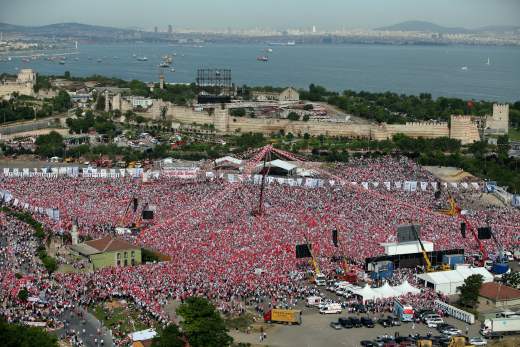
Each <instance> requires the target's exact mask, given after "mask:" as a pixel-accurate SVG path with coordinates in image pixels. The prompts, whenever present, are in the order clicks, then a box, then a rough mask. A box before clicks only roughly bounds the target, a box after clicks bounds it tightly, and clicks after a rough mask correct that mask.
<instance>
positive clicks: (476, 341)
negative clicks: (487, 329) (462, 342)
mask: <svg viewBox="0 0 520 347" xmlns="http://www.w3.org/2000/svg"><path fill="white" fill-rule="evenodd" d="M469 344H470V345H473V346H487V341H486V339H485V338H483V337H471V338H470V339H469Z"/></svg>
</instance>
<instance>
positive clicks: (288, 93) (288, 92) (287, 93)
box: [251, 87, 300, 101]
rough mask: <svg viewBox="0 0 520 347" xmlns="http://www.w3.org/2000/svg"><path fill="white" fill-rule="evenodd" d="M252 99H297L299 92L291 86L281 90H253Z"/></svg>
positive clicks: (298, 98)
mask: <svg viewBox="0 0 520 347" xmlns="http://www.w3.org/2000/svg"><path fill="white" fill-rule="evenodd" d="M251 96H252V98H253V100H256V101H299V100H300V93H298V91H297V90H296V89H294V88H292V87H289V88H286V89H284V90H282V91H281V92H265V91H253V92H252V93H251Z"/></svg>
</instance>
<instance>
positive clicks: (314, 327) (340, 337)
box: [231, 308, 480, 347]
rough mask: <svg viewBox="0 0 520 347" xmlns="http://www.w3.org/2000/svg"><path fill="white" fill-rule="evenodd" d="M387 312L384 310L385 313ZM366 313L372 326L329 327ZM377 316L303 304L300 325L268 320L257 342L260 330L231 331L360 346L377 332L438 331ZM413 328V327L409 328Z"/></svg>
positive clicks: (274, 342) (272, 339)
mask: <svg viewBox="0 0 520 347" xmlns="http://www.w3.org/2000/svg"><path fill="white" fill-rule="evenodd" d="M387 315H388V314H385V317H386V316H387ZM363 316H369V317H370V318H373V320H374V321H375V322H376V324H375V327H374V328H366V327H362V328H352V329H345V328H342V329H340V330H335V329H333V328H331V327H330V323H331V322H333V321H337V320H338V318H340V317H358V318H360V317H363ZM379 318H380V316H379V315H378V316H373V315H366V314H347V313H346V311H343V313H342V314H330V315H322V314H319V312H318V309H316V308H314V309H313V308H303V313H302V325H300V326H296V325H294V326H287V325H280V324H271V325H270V326H268V328H267V330H266V332H267V339H266V340H265V341H263V342H262V343H260V340H259V334H254V333H251V334H244V333H239V332H231V335H232V336H233V337H234V338H235V341H236V342H249V343H251V344H254V345H259V346H273V347H274V346H279V347H282V346H308V347H314V346H316V347H318V346H347V347H359V346H360V342H361V341H363V340H374V339H376V338H377V337H378V336H383V335H385V334H386V335H394V334H395V333H396V332H397V333H399V335H400V336H408V335H410V334H420V335H422V336H424V335H427V334H428V333H432V334H433V335H440V333H439V332H438V331H437V330H436V329H435V328H428V327H427V326H426V325H425V324H422V323H421V324H415V326H413V325H412V323H402V325H401V326H395V327H389V328H384V327H382V326H381V325H379V324H377V319H379ZM444 321H445V322H446V323H448V324H451V325H453V326H455V327H457V328H458V329H460V330H461V331H462V332H463V333H464V334H465V332H466V326H467V324H466V323H464V322H461V321H459V320H456V319H453V318H451V317H447V318H445V319H444ZM413 327H414V328H415V329H412V328H413ZM468 327H469V333H468V335H469V336H470V337H473V336H479V329H480V323H479V322H477V323H475V324H473V325H470V326H468Z"/></svg>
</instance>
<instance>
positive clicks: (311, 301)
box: [307, 296, 321, 307]
mask: <svg viewBox="0 0 520 347" xmlns="http://www.w3.org/2000/svg"><path fill="white" fill-rule="evenodd" d="M320 304H321V298H320V297H319V296H309V297H308V298H307V307H311V306H316V307H318V306H320Z"/></svg>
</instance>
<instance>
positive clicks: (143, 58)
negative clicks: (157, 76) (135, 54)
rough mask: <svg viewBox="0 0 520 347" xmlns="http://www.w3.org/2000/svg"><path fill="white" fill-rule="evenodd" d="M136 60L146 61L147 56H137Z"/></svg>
mask: <svg viewBox="0 0 520 347" xmlns="http://www.w3.org/2000/svg"><path fill="white" fill-rule="evenodd" d="M137 61H148V58H147V57H139V58H137Z"/></svg>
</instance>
